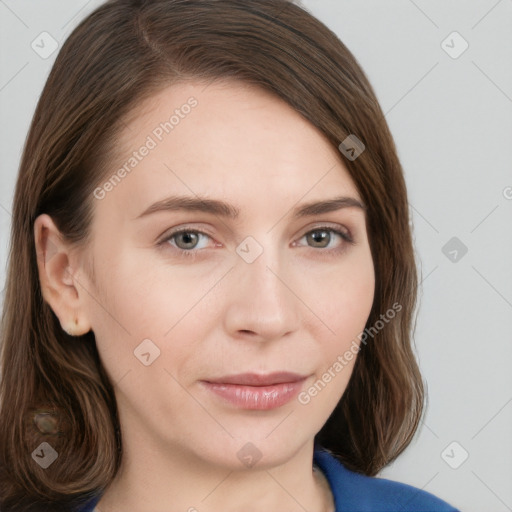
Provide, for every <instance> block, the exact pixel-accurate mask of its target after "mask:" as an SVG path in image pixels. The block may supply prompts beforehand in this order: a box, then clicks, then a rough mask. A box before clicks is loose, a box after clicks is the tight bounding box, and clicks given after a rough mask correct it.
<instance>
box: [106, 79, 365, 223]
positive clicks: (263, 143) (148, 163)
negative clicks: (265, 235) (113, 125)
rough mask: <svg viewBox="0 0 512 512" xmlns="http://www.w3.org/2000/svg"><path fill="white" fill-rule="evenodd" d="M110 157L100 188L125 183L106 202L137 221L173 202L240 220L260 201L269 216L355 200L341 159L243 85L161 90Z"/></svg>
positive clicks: (311, 129) (302, 124) (282, 109)
mask: <svg viewBox="0 0 512 512" xmlns="http://www.w3.org/2000/svg"><path fill="white" fill-rule="evenodd" d="M112 154H113V155H114V158H113V159H112V165H111V166H110V168H109V172H107V175H106V177H105V181H108V180H109V177H112V175H115V174H118V175H119V174H121V175H122V178H121V179H119V180H118V179H117V178H116V179H114V180H113V181H114V182H116V183H115V185H114V186H112V187H109V189H110V190H109V192H108V194H107V196H106V198H108V200H109V201H108V202H111V203H115V204H116V205H117V206H121V205H125V206H126V207H127V208H128V209H129V211H130V214H132V213H133V214H134V215H135V214H136V212H137V211H141V210H142V209H143V208H144V206H147V204H148V202H150V201H156V200H159V199H162V198H164V197H166V196H167V195H170V194H185V193H186V194H187V195H193V194H198V195H201V196H212V197H217V198H224V199H226V200H228V201H230V202H232V203H236V204H238V205H240V207H241V209H242V210H244V205H249V204H251V205H255V204H257V203H258V198H261V199H264V202H265V203H266V205H267V206H268V202H269V200H271V199H275V200H276V201H278V203H277V204H276V205H275V206H279V202H281V201H282V202H283V206H284V202H297V201H298V200H300V198H301V197H304V196H307V197H305V199H308V200H313V199H316V198H317V197H326V196H333V192H336V193H339V194H341V195H351V196H353V197H356V198H359V195H358V192H357V189H356V187H355V185H354V183H353V181H352V179H351V178H350V175H349V173H348V171H347V169H346V168H345V166H344V163H343V160H342V156H341V155H340V153H339V152H338V151H337V149H336V148H335V147H333V146H332V144H330V143H329V141H328V140H327V138H326V137H325V136H324V135H323V134H322V133H321V132H320V131H319V130H318V129H317V128H316V127H315V126H313V125H312V124H311V123H310V122H309V121H307V120H306V119H305V118H304V117H302V116H301V115H300V114H299V113H298V112H297V111H295V110H294V109H293V108H292V107H290V106H289V105H288V104H287V103H286V102H284V101H283V100H281V99H280V98H278V97H276V96H275V95H273V94H271V93H270V92H268V91H266V90H264V89H262V88H259V87H256V86H254V85H250V84H245V83H242V82H236V81H223V82H214V83H211V84H209V85H208V84H204V83H203V84H202V83H198V82H184V83H179V84H174V85H172V86H169V87H167V88H165V89H163V90H161V91H160V92H158V93H157V94H155V95H153V96H152V97H151V98H149V99H147V100H146V101H144V102H142V103H141V104H140V105H139V106H138V107H137V108H135V109H134V110H133V111H132V112H131V113H130V115H129V116H128V117H127V118H126V120H125V123H124V126H123V129H122V130H121V132H120V134H119V137H118V139H117V142H116V145H115V148H113V153H112ZM122 169H124V171H122V172H120V171H121V170H122ZM105 181H104V182H105ZM110 181H112V180H110ZM333 189H335V190H333ZM262 204H263V203H262ZM267 206H265V208H266V207H267Z"/></svg>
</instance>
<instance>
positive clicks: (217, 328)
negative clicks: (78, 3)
mask: <svg viewBox="0 0 512 512" xmlns="http://www.w3.org/2000/svg"><path fill="white" fill-rule="evenodd" d="M416 288H417V276H416V268H415V262H414V252H413V247H412V242H411V233H410V227H409V213H408V203H407V194H406V189H405V183H404V178H403V174H402V169H401V166H400V163H399V160H398V158H397V155H396V151H395V147H394V144H393V139H392V137H391V134H390V132H389V129H388V127H387V125H386V122H385V120H384V116H383V114H382V111H381V109H380V107H379V105H378V102H377V100H376V97H375V94H374V92H373V90H372V88H371V86H370V84H369V83H368V80H367V79H366V77H365V75H364V73H363V71H362V70H361V68H360V67H359V65H358V64H357V62H356V60H355V59H354V57H353V56H352V55H351V53H350V52H349V51H348V50H347V48H346V47H345V46H344V45H343V44H342V43H341V42H340V41H339V39H338V38H337V37H336V36H335V35H334V34H333V33H332V32H331V31H330V30H329V29H327V28H326V27H325V26H324V25H323V24H321V23H320V22H319V21H318V20H316V19H315V18H314V17H312V16H311V15H310V14H308V13H307V12H306V11H305V10H303V9H302V8H300V7H299V6H297V5H294V4H293V3H291V2H288V1H284V0H251V1H250V2H240V1H238V0H215V1H204V0H154V1H143V0H139V1H136V0H131V1H130V0H112V1H109V2H106V3H105V4H104V5H102V6H101V7H99V8H98V9H97V10H96V11H94V12H93V13H92V14H91V15H89V16H88V17H87V18H86V19H85V20H84V21H83V22H82V23H81V24H80V25H79V26H78V27H77V28H76V29H75V30H74V32H73V33H72V34H71V36H70V37H69V39H68V40H67V41H66V43H65V44H64V45H63V47H62V49H61V51H60V54H59V56H58V58H57V60H56V62H55V64H54V67H53V69H52V71H51V74H50V76H49V78H48V81H47V83H46V86H45V88H44V91H43V94H42V96H41V98H40V100H39V104H38V106H37V110H36V113H35V116H34V119H33V122H32V126H31V128H30V132H29V135H28V139H27V143H26V147H25V150H24V154H23V157H22V162H21V166H20V171H19V176H18V181H17V185H16V191H15V197H14V211H13V223H12V247H11V254H10V260H9V271H8V277H7V286H6V294H5V307H4V313H3V325H2V354H1V355H2V380H1V382H0V386H1V387H0V392H1V394H0V397H1V408H2V414H1V415H0V467H1V473H2V475H1V478H0V481H1V483H0V509H1V510H2V512H10V511H14V510H27V511H29V510H34V511H35V510H46V508H45V507H46V506H49V507H50V508H48V510H50V509H51V510H53V511H57V510H62V511H64V510H72V511H81V512H89V511H91V510H93V509H95V510H98V511H101V512H117V511H125V510H130V511H146V510H147V511H164V510H165V511H166V512H168V511H169V510H188V511H190V512H191V511H195V510H198V511H201V512H202V511H220V510H222V511H230V510H241V509H243V510H254V511H256V510H258V511H259V510H286V511H299V510H308V511H315V512H320V511H322V512H326V511H329V512H332V511H348V510H367V511H374V510H380V511H382V510H389V511H391V510H408V511H410V510H439V511H441V510H443V511H448V510H449V511H453V510H455V509H454V508H453V507H451V506H450V505H448V504H447V503H446V502H444V501H442V500H441V499H439V498H437V497H435V496H433V495H431V494H429V493H427V492H425V491H422V490H419V489H415V488H413V487H410V486H407V485H405V484H400V483H397V482H392V481H388V480H383V479H379V478H374V476H375V475H376V474H377V473H378V472H379V470H380V469H382V468H383V467H384V466H386V465H387V464H389V463H390V462H391V461H392V460H394V459H395V458H396V457H397V456H398V455H399V454H400V453H401V452H402V451H403V450H404V449H405V448H406V446H407V445H408V444H409V443H410V441H411V439H412V437H413V435H414V432H415V431H416V429H417V427H418V425H419V421H420V418H421V414H422V410H423V398H424V395H423V385H422V380H421V376H420V374H419V371H418V367H417V364H416V362H415V359H414V355H413V352H412V348H411V325H412V317H413V313H414V307H415V298H416ZM20 383H22V385H21V386H20Z"/></svg>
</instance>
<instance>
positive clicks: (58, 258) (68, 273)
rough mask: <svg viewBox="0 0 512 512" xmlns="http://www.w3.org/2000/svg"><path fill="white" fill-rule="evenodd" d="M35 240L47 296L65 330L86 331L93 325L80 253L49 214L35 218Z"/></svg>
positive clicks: (43, 288)
mask: <svg viewBox="0 0 512 512" xmlns="http://www.w3.org/2000/svg"><path fill="white" fill-rule="evenodd" d="M34 241H35V246H36V254H37V269H38V272H39V282H40V285H41V292H42V294H43V298H44V300H45V301H46V302H47V303H48V304H49V305H50V307H51V308H52V310H53V312H54V313H55V314H56V315H57V317H58V319H59V321H60V324H61V327H62V329H63V330H64V331H66V332H67V333H68V334H70V335H72V336H79V335H82V334H85V333H86V332H88V331H89V330H90V328H91V326H90V323H89V319H88V318H87V315H86V311H87V310H86V308H85V305H86V304H85V300H84V299H85V290H84V288H82V286H81V285H80V283H81V279H82V278H80V279H79V277H78V269H79V265H78V261H77V259H76V258H77V257H76V254H75V253H74V252H73V251H72V250H71V249H72V248H71V246H70V245H69V244H67V243H66V242H65V241H64V239H63V237H62V235H61V233H60V231H59V230H58V228H57V227H56V226H55V224H54V222H53V220H52V218H51V217H50V216H49V215H47V214H42V215H39V217H37V219H36V220H35V221H34ZM83 279H86V278H85V276H84V277H83Z"/></svg>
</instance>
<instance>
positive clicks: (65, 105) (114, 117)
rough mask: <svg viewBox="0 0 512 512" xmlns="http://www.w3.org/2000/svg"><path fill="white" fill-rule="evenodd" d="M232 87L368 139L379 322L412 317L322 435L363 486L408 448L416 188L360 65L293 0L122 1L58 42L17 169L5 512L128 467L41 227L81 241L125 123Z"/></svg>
mask: <svg viewBox="0 0 512 512" xmlns="http://www.w3.org/2000/svg"><path fill="white" fill-rule="evenodd" d="M223 78H229V79H234V80H238V81H241V82H245V83H250V84H256V85H258V86H260V87H262V88H264V89H266V90H267V91H270V92H271V93H273V94H274V95H275V96H277V97H279V98H281V99H283V100H284V101H286V102H287V103H288V104H289V105H290V106H291V107H292V108H294V109H295V110H296V111H297V112H299V113H300V114H301V115H302V116H303V117H304V118H305V119H307V120H308V121H309V122H310V123H312V124H313V125H314V126H315V127H316V128H318V130H320V132H321V133H322V134H323V135H325V137H327V139H328V141H329V142H330V143H332V145H333V146H334V147H335V148H338V146H339V144H340V143H341V142H342V141H343V140H344V139H345V138H346V137H347V136H348V135H350V134H355V135H356V136H357V137H358V138H359V139H360V140H361V141H363V142H364V144H365V146H366V149H365V151H364V152H363V153H362V154H361V155H360V156H359V157H358V158H356V159H355V160H350V159H346V158H344V157H343V155H342V154H341V153H340V158H342V159H343V162H344V164H345V166H346V168H347V169H348V172H349V173H350V176H351V178H352V180H353V181H354V183H355V184H356V187H357V189H358V191H359V193H360V195H361V197H362V199H363V201H364V202H365V204H366V205H367V212H366V215H367V232H368V237H369V241H370V248H371V253H372V257H373V262H374V268H375V277H376V285H375V296H374V302H373V305H372V309H371V313H370V315H369V318H368V321H367V327H371V326H374V324H376V322H378V321H379V319H380V318H381V314H382V313H384V312H385V311H386V310H388V309H389V308H390V307H391V305H392V304H395V303H398V304H399V305H400V306H401V309H400V311H399V313H397V315H396V317H395V318H394V319H393V320H392V321H390V322H389V323H388V324H387V325H386V326H385V328H384V329H381V330H380V331H379V332H378V334H376V335H375V336H374V338H373V339H372V340H371V342H369V343H367V344H366V345H365V346H364V347H362V350H361V351H360V352H359V354H358V357H357V359H356V363H355V367H354V369H353V374H352V377H351V379H350V381H349V384H348V387H347V389H346V391H345V393H344V395H343V397H342V398H341V400H340V402H339V403H338V404H337V406H336V408H335V409H334V411H333V413H332V414H331V416H330V417H329V419H328V420H327V422H326V423H325V425H324V426H323V428H322V429H321V430H320V431H319V432H318V434H317V435H316V437H315V442H316V443H318V444H320V445H322V446H323V447H325V448H326V449H328V450H329V451H330V452H331V453H333V454H334V455H335V456H336V457H337V458H338V459H339V460H340V461H342V462H343V464H344V465H345V466H346V467H348V468H349V469H351V470H354V471H357V472H360V473H363V474H366V475H375V474H376V473H377V472H378V471H379V470H380V469H381V468H383V467H384V466H385V465H386V464H388V463H389V462H391V461H392V460H394V459H395V458H396V457H397V456H398V455H399V454H400V453H401V452H402V451H403V450H404V449H405V447H406V446H407V445H408V444H409V443H410V441H411V439H412V437H413V435H414V433H415V431H416V429H417V427H418V424H419V421H420V418H421V415H422V411H423V407H424V387H423V382H422V378H421V375H420V373H419V369H418V365H417V362H416V360H415V357H414V351H413V346H412V337H413V332H414V327H413V323H414V316H415V308H416V299H417V286H418V284H417V269H416V264H415V259H414V249H413V243H412V235H411V226H410V224H409V216H410V212H409V205H408V201H407V191H406V186H405V180H404V176H403V170H402V167H401V164H400V162H399V159H398V156H397V152H396V147H395V144H394V141H393V138H392V135H391V133H390V130H389V128H388V126H387V123H386V120H385V118H384V114H383V112H382V110H381V108H380V106H379V104H378V101H377V99H376V95H375V93H374V91H373V89H372V87H371V85H370V83H369V81H368V79H367V77H366V76H365V74H364V72H363V70H362V69H361V67H360V65H359V64H358V62H357V61H356V59H355V58H354V56H353V55H352V54H351V52H350V51H349V50H348V49H347V47H346V46H345V45H344V44H343V43H342V42H341V41H340V40H339V39H338V37H337V36H336V35H335V34H334V33H333V32H332V31H331V30H329V29H328V28H327V27H326V26H325V25H324V24H322V23H321V22H320V21H319V20H317V19H316V18H315V17H314V16H312V15H311V14H310V13H309V12H308V11H307V10H305V9H304V8H302V7H301V6H299V5H296V4H294V3H293V2H291V1H288V0H246V1H240V0H146V1H145V0H110V1H107V2H105V3H104V4H102V5H101V6H100V7H98V8H97V9H96V10H95V11H94V12H92V13H91V14H90V15H88V16H87V17H86V18H85V19H84V20H83V21H82V22H81V23H80V24H79V25H78V27H77V28H76V29H75V30H74V31H73V32H72V34H71V35H70V36H69V38H68V39H67V40H66V42H65V43H64V44H63V45H62V48H61V50H60V52H59V54H58V56H57V58H56V61H55V63H54V65H53V68H52V69H51V72H50V75H49V77H48V80H47V82H46V84H45V87H44V90H43V92H42V95H41V97H40V99H39V102H38V104H37V108H36V111H35V114H34V117H33V120H32V123H31V126H30V130H29V133H28V136H27V140H26V143H25V147H24V151H23V155H22V158H21V164H20V168H19V174H18V178H17V183H16V189H15V194H14V201H13V212H12V231H11V240H10V247H9V258H8V269H7V282H6V288H5V299H4V308H3V314H2V323H1V333H0V334H1V338H0V350H1V353H0V357H1V372H2V373H1V381H0V507H1V510H2V511H3V512H9V511H11V510H17V511H18V510H46V509H45V508H43V507H44V506H45V504H51V506H52V508H51V510H53V511H56V510H69V509H71V508H72V507H74V506H75V505H77V504H78V503H79V502H80V501H81V500H82V499H88V498H90V497H92V496H94V495H96V494H97V493H98V492H100V491H101V490H103V489H104V488H106V486H107V485H108V484H109V483H110V481H111V480H112V479H113V477H114V476H115V474H116V472H117V470H118V468H119V464H120V461H121V456H122V443H121V437H120V429H119V419H118V413H117V407H116V401H115V395H114V390H113V385H112V382H110V380H109V378H108V376H107V374H106V372H105V370H104V368H103V366H102V362H101V360H100V358H99V355H98V351H97V348H96V343H95V338H94V333H93V332H92V331H90V332H88V333H87V334H85V335H83V336H81V337H79V338H76V337H71V336H69V335H68V334H66V333H65V332H64V331H63V330H62V328H61V326H60V323H59V320H58V318H57V317H56V315H55V314H54V312H53V311H52V309H51V308H50V306H49V305H48V303H47V302H46V301H45V300H44V299H43V297H42V292H41V288H40V282H39V277H38V271H37V259H36V258H37V255H36V248H35V241H34V233H33V228H34V221H35V219H36V217H37V216H38V215H40V214H41V213H47V214H48V215H50V216H51V217H52V219H53V221H54V222H55V224H56V225H57V227H58V229H59V230H60V232H61V233H62V235H63V237H64V239H65V240H66V241H68V242H69V243H71V244H74V245H76V247H84V246H86V245H87V244H88V243H89V242H90V240H91V219H92V212H93V208H94V204H93V202H94V201H93V191H94V189H95V187H97V186H98V184H100V183H101V182H102V181H103V180H105V176H106V172H105V171H106V165H105V163H106V162H107V160H108V158H109V154H110V153H109V149H110V148H112V147H115V141H116V137H117V135H118V134H119V132H120V129H121V128H122V126H123V122H125V120H126V118H127V116H129V114H130V113H131V112H133V111H134V108H135V107H136V106H137V105H138V104H140V102H141V101H143V100H144V99H147V98H149V97H150V96H152V95H154V94H155V93H156V92H158V91H160V90H162V88H164V87H168V86H170V85H172V84H175V83H178V82H180V81H182V80H197V81H205V82H208V81H214V80H216V79H223ZM45 441H46V442H48V443H49V444H50V445H51V446H52V447H53V448H54V449H55V451H56V452H57V453H58V459H57V460H56V461H55V462H54V463H53V464H51V466H50V467H48V468H47V469H42V468H41V467H40V466H39V465H38V464H36V463H35V462H34V460H33V456H32V454H33V452H34V450H35V448H36V447H38V446H39V445H40V444H41V443H42V442H45ZM33 507H36V508H33ZM37 507H38V508H37ZM59 507H62V508H59Z"/></svg>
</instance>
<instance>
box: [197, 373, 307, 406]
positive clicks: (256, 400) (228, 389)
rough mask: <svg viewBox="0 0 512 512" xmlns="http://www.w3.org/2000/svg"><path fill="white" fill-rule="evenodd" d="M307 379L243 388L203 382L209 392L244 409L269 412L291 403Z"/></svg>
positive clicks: (234, 385)
mask: <svg viewBox="0 0 512 512" xmlns="http://www.w3.org/2000/svg"><path fill="white" fill-rule="evenodd" d="M305 380H306V379H305V378H304V379H302V380H298V381H295V382H283V383H282V384H274V385H272V386H242V385H239V384H222V383H214V382H206V381H201V382H202V384H204V385H205V386H206V388H207V389H208V390H209V391H212V392H213V393H215V394H217V395H219V396H220V397H222V398H224V399H225V400H227V401H228V402H230V403H231V404H233V405H235V406H236V407H240V408H242V409H255V410H260V411H261V410H268V409H275V408H276V407H281V406H282V405H284V404H286V403H288V402H290V401H291V400H292V399H293V398H294V397H295V396H296V395H297V393H298V392H299V391H300V388H301V387H302V384H303V383H304V381H305Z"/></svg>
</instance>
